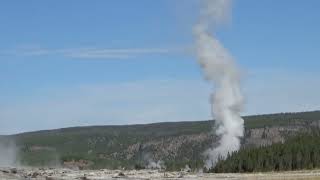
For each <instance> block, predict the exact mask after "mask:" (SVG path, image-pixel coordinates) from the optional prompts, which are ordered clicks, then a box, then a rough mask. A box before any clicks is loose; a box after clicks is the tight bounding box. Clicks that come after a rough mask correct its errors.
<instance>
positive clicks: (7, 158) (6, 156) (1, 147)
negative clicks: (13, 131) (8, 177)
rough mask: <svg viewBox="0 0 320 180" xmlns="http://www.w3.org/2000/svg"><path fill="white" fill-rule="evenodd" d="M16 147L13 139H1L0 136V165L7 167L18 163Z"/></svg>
mask: <svg viewBox="0 0 320 180" xmlns="http://www.w3.org/2000/svg"><path fill="white" fill-rule="evenodd" d="M17 154H18V148H17V147H16V145H15V143H14V141H12V140H3V139H2V138H0V167H9V166H16V165H18V164H17V163H18V162H17V161H18V159H17Z"/></svg>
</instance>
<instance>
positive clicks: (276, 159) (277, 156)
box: [210, 133, 320, 173]
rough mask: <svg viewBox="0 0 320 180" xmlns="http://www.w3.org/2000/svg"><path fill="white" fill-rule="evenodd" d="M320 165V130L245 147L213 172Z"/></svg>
mask: <svg viewBox="0 0 320 180" xmlns="http://www.w3.org/2000/svg"><path fill="white" fill-rule="evenodd" d="M319 167H320V135H319V133H312V134H301V135H297V136H295V137H292V138H290V139H288V140H287V141H286V142H285V143H276V144H272V145H270V146H265V147H251V148H243V149H240V150H239V151H237V152H234V153H232V154H230V155H228V157H227V158H226V159H225V160H220V161H218V163H217V164H216V166H215V167H214V168H212V169H210V172H216V173H224V172H264V171H290V170H299V169H313V168H319Z"/></svg>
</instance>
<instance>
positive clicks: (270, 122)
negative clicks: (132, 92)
mask: <svg viewBox="0 0 320 180" xmlns="http://www.w3.org/2000/svg"><path fill="white" fill-rule="evenodd" d="M244 119H245V127H246V131H245V138H244V139H243V140H242V144H243V147H251V146H266V145H270V144H272V143H279V142H284V141H285V140H286V139H287V138H288V137H290V136H294V135H296V134H298V133H300V132H304V133H308V132H311V131H314V130H317V129H318V128H319V127H320V111H313V112H300V113H280V114H270V115H257V116H247V117H244ZM213 124H214V122H213V121H197V122H165V123H155V124H146V125H125V126H90V127H73V128H63V129H57V130H45V131H37V132H29V133H22V134H16V135H11V136H5V138H1V139H8V138H9V139H14V140H15V143H16V146H17V147H18V149H19V152H20V155H19V162H20V163H21V164H22V165H34V166H43V165H55V164H59V165H64V166H77V167H79V168H111V169H114V168H119V167H126V168H135V167H143V166H145V165H147V163H149V162H150V161H151V160H152V161H155V162H157V161H158V160H162V161H163V162H164V163H165V165H166V167H167V169H169V170H170V169H180V168H181V167H184V166H185V165H186V164H189V165H191V166H192V167H202V165H203V157H202V152H204V151H205V150H206V149H207V148H209V147H210V146H212V144H214V143H215V142H217V137H216V136H215V135H214V132H213V130H212V126H213Z"/></svg>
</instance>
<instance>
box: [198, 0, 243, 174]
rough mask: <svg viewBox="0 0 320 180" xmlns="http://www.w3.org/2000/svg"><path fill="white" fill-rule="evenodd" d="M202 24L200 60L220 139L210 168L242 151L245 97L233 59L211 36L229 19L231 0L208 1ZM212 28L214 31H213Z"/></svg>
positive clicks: (209, 153) (211, 151) (208, 164)
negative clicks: (211, 32)
mask: <svg viewBox="0 0 320 180" xmlns="http://www.w3.org/2000/svg"><path fill="white" fill-rule="evenodd" d="M204 2H205V4H204V5H205V8H204V9H203V10H202V12H201V13H202V14H201V17H200V21H199V23H198V24H196V25H195V26H194V37H195V41H196V50H197V58H198V61H199V63H200V65H201V66H202V69H203V71H204V73H205V76H206V79H207V80H208V81H210V82H212V83H213V85H214V93H213V94H212V98H211V103H212V115H213V117H214V119H215V120H216V121H215V123H216V126H217V130H216V135H218V136H219V137H220V140H219V145H218V147H216V148H211V149H208V150H207V151H206V152H205V155H206V156H207V160H206V162H205V166H206V168H211V167H212V166H214V165H215V164H216V162H217V161H218V159H219V158H225V157H226V156H227V155H228V153H230V152H233V151H237V150H238V149H239V148H240V138H241V137H242V136H243V119H242V118H241V116H240V112H241V109H242V106H243V97H242V94H241V91H240V78H239V77H240V73H239V70H238V68H237V66H236V64H235V63H234V61H233V58H232V56H231V55H230V54H229V53H228V51H227V50H226V49H225V48H224V47H223V46H222V45H221V43H220V42H219V41H218V40H217V39H216V38H215V36H214V35H211V34H210V33H209V31H210V30H214V29H215V28H216V27H217V26H218V25H219V24H221V23H223V22H224V21H225V20H226V19H228V15H229V11H230V9H231V0H205V1H204ZM211 28H212V29H211Z"/></svg>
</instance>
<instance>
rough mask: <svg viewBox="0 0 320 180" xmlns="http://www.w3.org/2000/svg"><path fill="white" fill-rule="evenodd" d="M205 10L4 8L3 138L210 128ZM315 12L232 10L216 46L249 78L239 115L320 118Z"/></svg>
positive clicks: (74, 4) (269, 4) (162, 0)
mask: <svg viewBox="0 0 320 180" xmlns="http://www.w3.org/2000/svg"><path fill="white" fill-rule="evenodd" d="M198 2H199V1H197V0H188V1H184V2H183V3H182V1H179V0H159V1H149V0H138V1H129V0H109V1H75V0H70V1H62V0H57V1H40V0H37V1H36V0H30V1H19V2H18V1H15V0H13V1H4V2H1V5H0V24H1V28H0V39H1V41H0V121H1V127H0V134H10V133H17V132H23V131H31V130H39V129H52V128H59V127H68V126H82V125H98V124H100V125H104V124H135V123H151V122H159V121H185V120H188V121H189V120H204V119H209V118H210V104H209V95H210V92H211V85H210V84H208V83H207V82H205V81H204V79H203V77H202V75H203V74H202V72H201V69H200V67H199V65H198V64H197V63H196V59H195V56H194V54H193V51H192V49H193V38H192V26H193V24H194V23H195V22H196V20H197V15H198V14H199V4H198ZM181 3H182V4H181ZM319 7H320V1H317V0H309V1H291V0H282V1H276V0H261V1H254V0H241V1H239V0H238V1H234V4H233V12H232V19H231V20H230V22H228V23H226V24H225V26H223V27H221V28H220V29H219V30H218V32H217V36H218V38H219V40H220V41H221V42H222V43H223V44H224V46H225V47H226V48H227V49H228V50H229V51H230V52H231V53H232V55H233V56H234V58H235V59H236V61H237V63H238V64H239V66H240V67H241V69H242V72H243V91H244V94H245V96H246V108H245V110H244V113H243V114H261V113H276V112H284V111H306V110H315V109H320V96H319V94H318V93H319V92H320V79H319V75H320V72H319V71H318V69H319V67H320V61H319V58H320V55H319V49H320V36H319V35H320V34H319V32H320V24H319V19H320V12H319V11H318V9H319Z"/></svg>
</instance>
